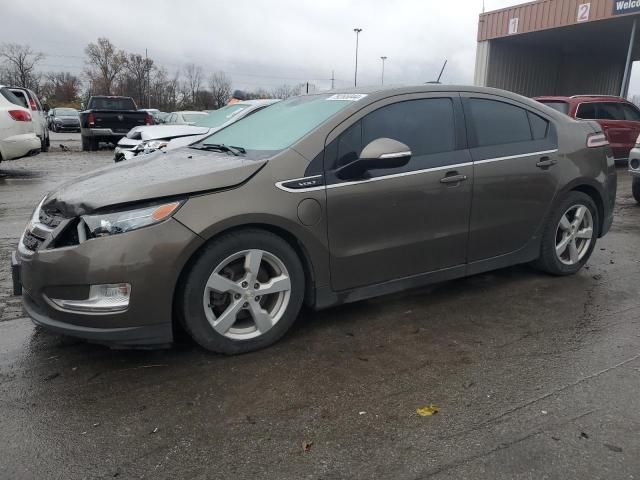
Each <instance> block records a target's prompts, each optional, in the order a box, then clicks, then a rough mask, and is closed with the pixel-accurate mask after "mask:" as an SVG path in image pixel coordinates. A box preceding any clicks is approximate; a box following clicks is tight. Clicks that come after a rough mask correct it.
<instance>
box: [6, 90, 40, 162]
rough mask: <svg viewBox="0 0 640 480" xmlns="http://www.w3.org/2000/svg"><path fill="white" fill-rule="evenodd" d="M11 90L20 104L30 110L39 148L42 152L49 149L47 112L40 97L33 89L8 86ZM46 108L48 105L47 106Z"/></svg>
mask: <svg viewBox="0 0 640 480" xmlns="http://www.w3.org/2000/svg"><path fill="white" fill-rule="evenodd" d="M8 88H9V90H11V93H13V94H14V95H15V96H16V98H18V100H20V104H21V105H22V106H23V107H25V108H26V109H27V110H30V113H31V118H32V122H33V129H34V131H35V132H36V135H37V136H38V138H39V139H40V149H41V150H42V151H43V152H47V151H48V150H49V143H50V140H49V126H48V122H47V113H46V111H45V109H44V108H43V107H42V104H41V103H40V99H39V98H38V96H37V95H36V94H35V92H34V91H33V90H29V89H28V88H22V87H8ZM47 108H48V107H47Z"/></svg>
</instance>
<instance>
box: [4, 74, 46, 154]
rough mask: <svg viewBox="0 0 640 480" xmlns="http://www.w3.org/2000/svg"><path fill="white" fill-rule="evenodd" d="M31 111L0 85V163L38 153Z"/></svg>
mask: <svg viewBox="0 0 640 480" xmlns="http://www.w3.org/2000/svg"><path fill="white" fill-rule="evenodd" d="M40 147H41V144H40V139H39V138H38V137H37V136H36V133H35V130H34V128H33V116H32V115H31V109H28V108H26V107H23V106H22V101H21V100H20V99H19V98H18V97H16V96H15V95H14V94H13V92H12V91H11V89H9V88H7V87H5V86H2V85H0V162H2V161H3V160H14V159H16V158H21V157H25V156H27V155H36V154H38V153H40Z"/></svg>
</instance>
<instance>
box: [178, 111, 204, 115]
mask: <svg viewBox="0 0 640 480" xmlns="http://www.w3.org/2000/svg"><path fill="white" fill-rule="evenodd" d="M171 113H180V114H184V113H188V114H189V115H209V114H208V113H207V112H199V111H197V110H179V111H177V112H171Z"/></svg>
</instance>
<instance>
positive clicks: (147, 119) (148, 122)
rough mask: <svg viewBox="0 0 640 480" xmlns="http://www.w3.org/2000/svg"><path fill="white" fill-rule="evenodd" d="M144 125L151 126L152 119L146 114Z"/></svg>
mask: <svg viewBox="0 0 640 480" xmlns="http://www.w3.org/2000/svg"><path fill="white" fill-rule="evenodd" d="M144 124H145V125H153V117H152V116H151V115H149V114H148V113H147V114H146V115H145V116H144Z"/></svg>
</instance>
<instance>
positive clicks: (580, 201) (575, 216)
mask: <svg viewBox="0 0 640 480" xmlns="http://www.w3.org/2000/svg"><path fill="white" fill-rule="evenodd" d="M599 225H600V223H599V217H598V208H597V207H596V204H595V203H594V201H593V200H592V199H591V197H590V196H589V195H587V194H585V193H582V192H570V193H569V194H568V195H566V196H565V197H564V198H563V199H562V201H561V202H560V203H559V204H558V205H557V206H556V207H555V208H554V210H553V212H552V213H551V215H550V217H549V219H548V221H547V225H546V226H545V229H544V233H543V235H542V247H541V251H540V257H539V258H538V260H537V261H536V262H535V265H536V267H538V268H539V269H540V270H542V271H544V272H547V273H549V274H551V275H558V276H563V275H573V274H575V273H577V272H578V271H580V269H581V268H582V267H583V266H584V265H585V263H587V261H588V260H589V258H590V257H591V254H592V253H593V249H594V248H595V246H596V240H597V238H598V228H599Z"/></svg>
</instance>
